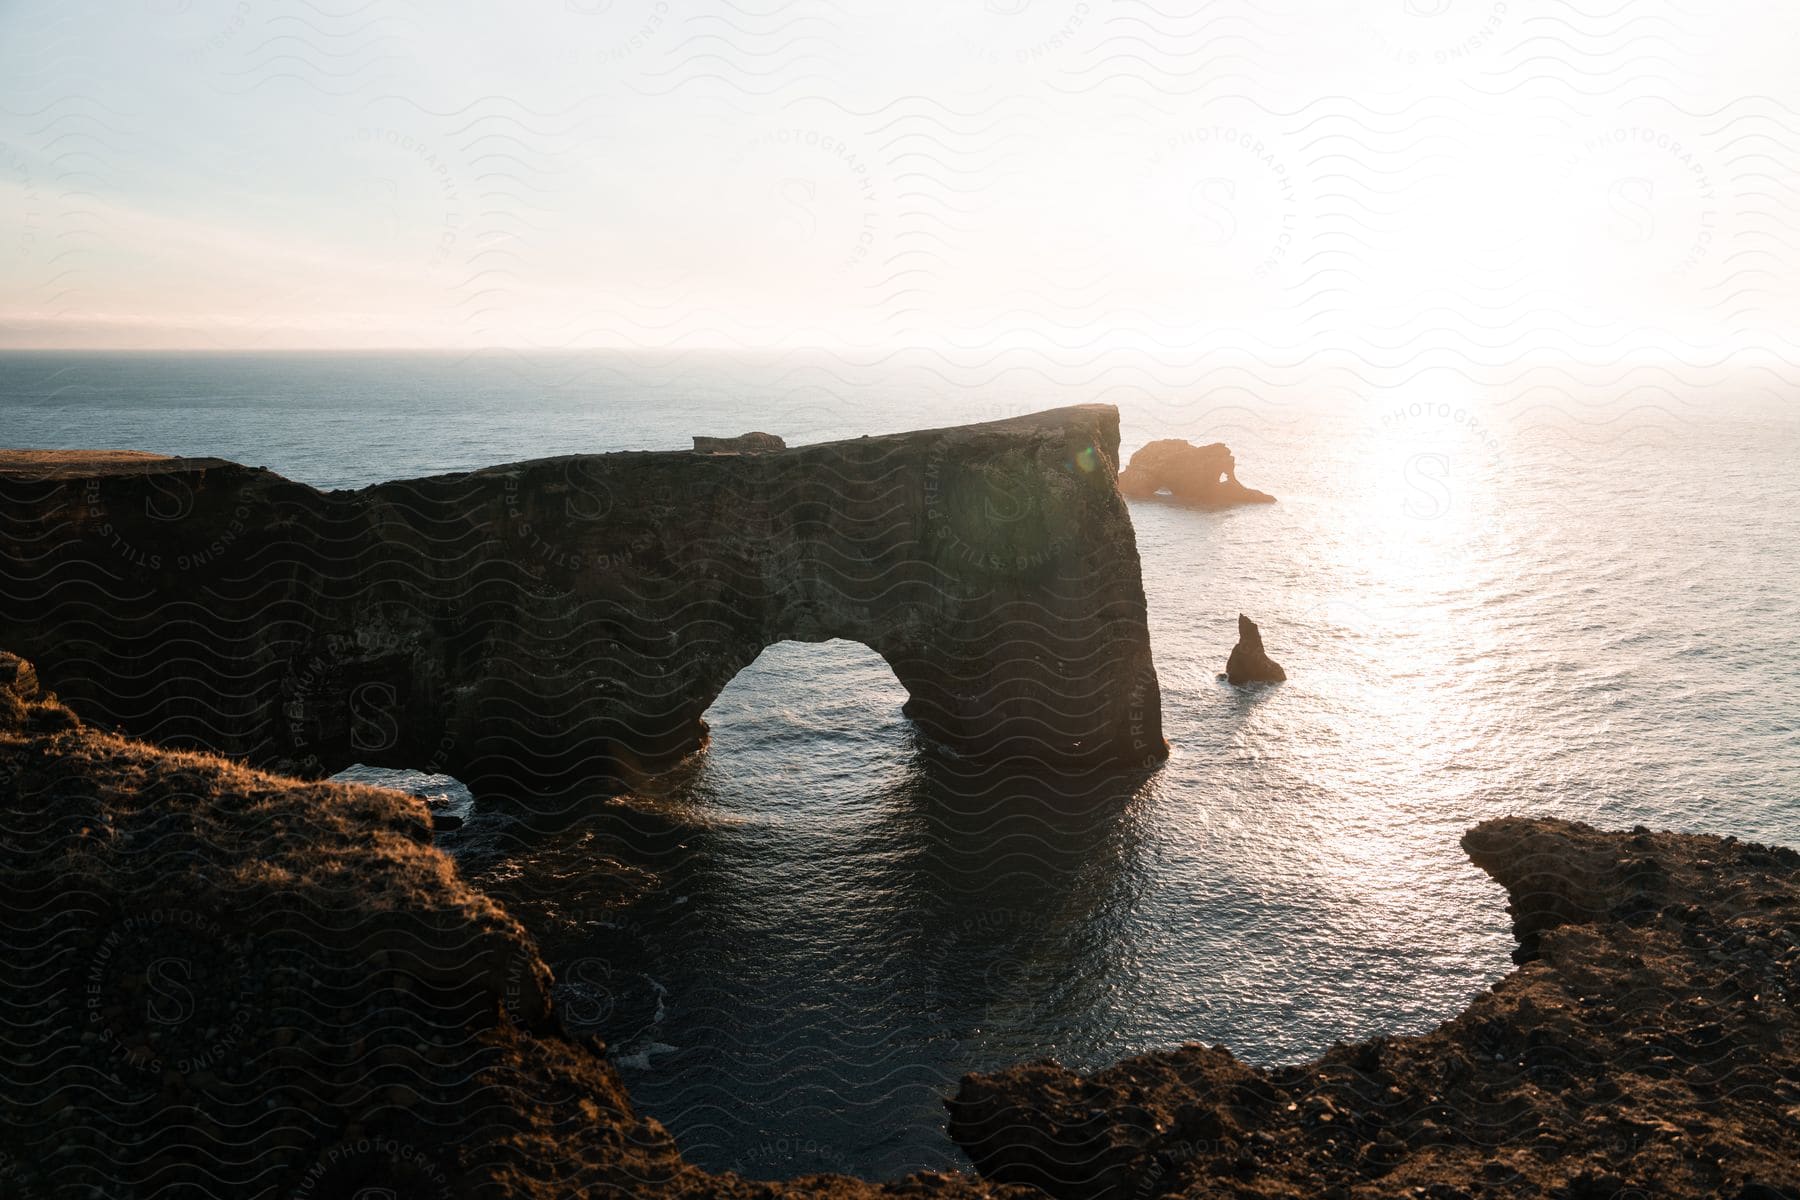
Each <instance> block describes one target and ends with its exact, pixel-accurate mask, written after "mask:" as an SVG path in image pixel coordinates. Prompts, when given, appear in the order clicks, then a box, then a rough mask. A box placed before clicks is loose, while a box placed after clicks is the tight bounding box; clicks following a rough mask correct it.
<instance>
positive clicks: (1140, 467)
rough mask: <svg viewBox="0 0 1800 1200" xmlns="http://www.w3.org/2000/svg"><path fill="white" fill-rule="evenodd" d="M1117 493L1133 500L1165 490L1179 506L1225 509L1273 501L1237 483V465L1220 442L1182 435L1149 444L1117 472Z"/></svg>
mask: <svg viewBox="0 0 1800 1200" xmlns="http://www.w3.org/2000/svg"><path fill="white" fill-rule="evenodd" d="M1119 491H1120V492H1122V493H1124V494H1125V495H1127V496H1129V497H1131V498H1132V499H1134V500H1150V499H1154V498H1156V497H1157V496H1159V495H1161V494H1162V493H1164V492H1166V493H1168V495H1169V496H1170V497H1172V498H1173V499H1175V500H1179V501H1181V502H1182V503H1183V504H1192V505H1195V506H1197V507H1201V508H1224V507H1227V506H1229V505H1233V504H1273V503H1274V502H1275V497H1273V496H1271V495H1269V494H1268V493H1267V492H1259V491H1257V490H1256V489H1255V488H1248V487H1245V486H1244V485H1243V484H1241V483H1239V482H1238V478H1237V464H1236V460H1234V459H1233V458H1232V456H1231V451H1230V450H1229V449H1227V448H1226V446H1225V443H1224V442H1213V443H1211V444H1210V445H1206V446H1196V445H1194V444H1193V443H1192V442H1189V441H1184V440H1183V439H1181V438H1164V439H1162V440H1161V441H1155V442H1150V443H1148V444H1146V445H1145V446H1144V447H1143V448H1142V449H1140V450H1139V451H1138V452H1137V453H1136V454H1133V455H1132V456H1131V463H1130V465H1129V466H1127V467H1126V468H1125V469H1124V470H1123V471H1121V472H1119Z"/></svg>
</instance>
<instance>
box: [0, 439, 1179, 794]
mask: <svg viewBox="0 0 1800 1200" xmlns="http://www.w3.org/2000/svg"><path fill="white" fill-rule="evenodd" d="M1118 448H1119V417H1118V412H1117V410H1116V409H1113V408H1111V407H1109V406H1105V405H1080V406H1076V407H1072V408H1062V409H1056V410H1053V411H1049V412H1043V413H1036V414H1033V415H1031V416H1026V417H1018V418H1014V419H1011V420H1006V421H996V422H991V423H988V424H981V425H966V426H958V427H954V428H950V429H937V430H922V431H916V432H911V433H902V434H893V435H889V436H882V437H864V438H856V439H852V440H849V441H841V442H831V443H825V444H821V445H814V446H801V447H796V448H792V449H779V448H769V449H765V450H761V451H760V452H757V453H729V454H715V453H699V452H694V451H686V450H682V451H668V452H661V451H659V452H642V453H620V454H598V455H574V456H568V457H563V458H549V459H540V460H536V461H532V462H523V463H515V464H510V465H506V466H497V467H489V468H486V469H483V470H479V471H473V472H467V473H461V474H452V475H439V476H433V477H431V478H427V479H412V480H403V481H398V482H393V483H384V484H379V485H376V486H374V487H368V488H363V489H361V490H358V491H345V492H320V491H317V490H315V489H313V488H310V487H307V486H305V485H303V484H299V483H295V482H293V481H291V480H288V479H284V478H282V477H281V476H279V475H276V474H274V473H273V472H270V471H267V470H260V469H256V468H252V467H246V466H241V465H238V464H236V463H229V462H224V461H221V460H218V459H182V458H159V457H154V456H148V455H128V454H118V453H115V452H96V453H95V454H93V455H89V456H84V455H83V453H81V452H59V453H56V454H46V453H44V452H28V453H16V452H15V453H0V631H4V634H5V637H6V639H7V644H8V645H9V647H10V648H11V649H12V650H13V651H14V652H15V653H20V654H23V655H25V656H26V657H28V658H30V659H32V660H33V661H34V662H35V663H36V664H37V668H38V670H39V671H40V672H41V673H42V674H43V677H44V678H45V680H46V681H48V682H49V683H50V684H51V685H52V686H54V687H55V688H56V689H57V690H58V691H59V692H60V693H61V694H63V695H64V696H65V697H67V698H68V699H69V700H70V702H71V703H73V704H74V705H75V706H76V708H77V709H78V710H79V711H80V712H81V713H82V714H83V716H84V717H86V718H88V719H90V720H92V721H95V722H104V723H106V724H108V725H112V726H119V727H123V728H125V729H128V730H130V731H132V732H137V733H142V734H144V735H145V736H148V737H151V738H153V739H155V740H156V741H157V742H158V743H160V744H165V745H177V746H184V747H190V748H195V749H207V750H212V751H216V752H219V753H224V754H228V755H231V756H232V757H235V758H242V759H245V760H247V761H249V762H251V763H254V764H256V765H258V766H264V767H271V768H275V769H279V770H282V771H285V772H287V773H290V774H297V775H303V776H308V777H317V776H320V775H327V774H331V773H333V772H335V771H338V770H341V769H342V768H344V767H346V766H349V765H350V764H351V763H354V762H362V763H367V764H370V765H375V766H394V767H411V768H416V769H419V770H424V771H433V772H445V773H449V774H452V775H455V776H457V777H458V778H459V779H461V780H463V782H465V783H466V784H468V785H469V787H470V788H471V789H473V790H474V791H475V792H476V793H477V794H487V795H501V796H505V795H511V796H514V797H519V798H526V797H529V798H531V799H530V801H529V802H531V803H542V802H543V800H542V798H543V797H545V796H553V795H558V794H561V795H567V796H570V797H579V796H584V795H591V794H593V793H594V792H595V791H596V787H595V784H598V785H599V787H600V789H602V790H603V789H604V788H606V787H612V788H615V789H616V788H624V787H628V786H631V785H632V784H633V783H634V782H636V781H637V780H639V779H640V778H641V777H642V776H643V775H644V774H647V773H651V772H654V771H657V770H660V769H663V768H666V767H667V766H669V765H671V764H672V763H674V762H676V761H678V760H679V759H680V758H682V757H683V756H684V755H687V754H689V753H691V752H693V751H694V750H697V749H698V748H700V747H701V746H702V745H704V744H705V740H706V736H707V728H706V723H705V720H704V718H703V714H704V713H705V711H706V709H707V707H708V706H709V705H710V704H711V703H712V702H713V700H714V699H715V698H716V697H717V696H718V694H719V692H720V691H721V690H722V689H723V688H724V687H725V685H726V684H727V683H728V682H730V680H731V678H732V677H733V676H734V675H736V674H737V673H738V672H739V671H740V670H742V669H743V668H744V667H745V666H747V665H749V664H750V663H751V662H752V661H754V660H755V658H756V657H757V655H758V654H760V653H761V652H762V651H763V649H764V648H765V647H767V646H769V645H771V644H773V643H775V642H780V641H783V640H787V639H794V640H799V641H824V640H827V639H830V638H847V639H850V640H853V641H858V642H861V643H863V644H865V645H867V646H869V647H871V648H873V649H874V650H875V651H876V652H877V653H879V654H880V655H881V656H882V657H883V658H884V659H885V660H886V661H887V663H888V665H889V666H890V667H892V669H893V671H894V675H895V676H896V678H897V679H898V680H899V682H900V683H901V684H902V685H904V686H905V688H906V690H907V692H908V694H909V700H908V701H907V705H906V711H907V714H908V715H909V716H910V717H911V718H912V719H913V721H914V723H915V724H916V725H917V727H918V729H919V732H920V733H921V734H922V735H923V737H924V739H925V741H926V742H927V744H929V745H931V746H935V747H937V748H939V749H941V750H943V751H946V752H948V753H949V754H952V755H955V756H958V757H960V758H963V759H968V760H977V761H979V762H982V763H1007V764H1012V765H1014V766H1017V767H1020V768H1027V767H1031V766H1047V767H1052V768H1073V769H1083V768H1089V767H1100V768H1114V767H1127V768H1134V769H1135V768H1141V767H1145V766H1149V765H1154V764H1155V763H1157V762H1160V761H1161V760H1162V759H1163V758H1164V757H1165V756H1166V755H1167V752H1168V749H1167V745H1166V744H1165V742H1164V740H1163V735H1162V702H1161V695H1160V691H1159V687H1158V683H1157V678H1156V670H1155V667H1154V665H1153V663H1152V661H1151V654H1150V638H1149V631H1148V627H1147V624H1146V619H1145V603H1144V588H1143V580H1142V577H1141V573H1140V568H1139V562H1138V552H1137V541H1136V536H1135V534H1134V532H1133V530H1132V526H1131V516H1130V513H1129V511H1128V510H1127V508H1126V506H1125V503H1124V501H1123V499H1122V498H1121V497H1120V495H1119V491H1118V487H1117V482H1116V471H1117V465H1118ZM521 802H527V801H525V800H523V799H522V800H521ZM556 807H558V808H561V807H564V805H562V804H557V805H556Z"/></svg>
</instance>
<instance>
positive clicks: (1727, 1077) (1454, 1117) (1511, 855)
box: [950, 818, 1800, 1200]
mask: <svg viewBox="0 0 1800 1200" xmlns="http://www.w3.org/2000/svg"><path fill="white" fill-rule="evenodd" d="M1463 848H1464V849H1465V850H1466V851H1467V852H1468V854H1469V857H1470V858H1471V859H1472V860H1474V862H1475V863H1476V864H1477V865H1478V866H1480V867H1481V868H1482V869H1483V870H1485V871H1487V872H1488V873H1489V874H1490V875H1492V876H1493V877H1494V878H1495V879H1496V880H1498V881H1499V882H1500V883H1501V884H1502V885H1504V886H1505V888H1506V890H1507V892H1508V894H1509V895H1510V897H1511V906H1510V911H1511V913H1512V916H1513V924H1514V929H1515V932H1516V933H1517V935H1518V939H1519V949H1518V951H1517V953H1516V954H1515V957H1516V958H1517V959H1519V961H1520V963H1521V965H1520V967H1519V969H1518V970H1516V971H1514V972H1513V973H1512V974H1511V975H1508V976H1507V977H1506V978H1505V979H1503V980H1501V981H1500V982H1499V983H1497V984H1495V985H1494V987H1493V989H1492V990H1491V991H1489V992H1487V993H1484V994H1483V995H1481V996H1479V997H1478V998H1476V1000H1475V1001H1474V1002H1473V1003H1472V1004H1471V1005H1470V1006H1469V1007H1468V1008H1467V1009H1466V1010H1465V1011H1464V1012H1462V1013H1461V1014H1460V1015H1458V1016H1457V1017H1455V1018H1454V1019H1453V1020H1450V1021H1448V1022H1446V1023H1445V1024H1444V1025H1442V1026H1440V1027H1439V1028H1437V1029H1435V1030H1433V1031H1431V1032H1430V1033H1427V1034H1424V1035H1422V1036H1419V1037H1393V1038H1387V1037H1382V1038H1375V1039H1373V1040H1371V1041H1366V1042H1359V1043H1356V1044H1355V1045H1338V1046H1334V1047H1333V1048H1332V1049H1331V1050H1329V1051H1327V1052H1326V1053H1325V1054H1324V1055H1323V1056H1321V1057H1320V1058H1319V1059H1317V1060H1315V1061H1314V1062H1311V1063H1307V1064H1304V1065H1298V1066H1292V1067H1279V1068H1274V1069H1267V1070H1265V1069H1259V1068H1255V1067H1251V1066H1248V1065H1247V1064H1245V1063H1243V1062H1240V1061H1239V1060H1238V1059H1237V1058H1235V1057H1233V1055H1232V1054H1231V1052H1230V1051H1229V1050H1227V1049H1226V1048H1225V1047H1223V1046H1213V1047H1206V1046H1200V1045H1189V1046H1184V1047H1182V1048H1181V1049H1179V1050H1172V1051H1167V1052H1161V1053H1155V1054H1148V1055H1144V1056H1142V1057H1140V1058H1134V1059H1130V1060H1128V1061H1126V1062H1123V1063H1120V1064H1118V1065H1117V1066H1113V1067H1108V1068H1107V1069H1105V1070H1103V1071H1099V1072H1097V1073H1095V1074H1092V1075H1079V1074H1077V1073H1075V1072H1073V1071H1070V1070H1067V1069H1065V1068H1063V1067H1061V1066H1058V1065H1057V1064H1055V1063H1054V1062H1040V1063H1033V1064H1030V1065H1027V1066H1023V1067H1018V1068H1015V1069H1013V1070H1010V1071H1005V1072H1002V1073H1000V1074H998V1075H989V1076H977V1075H971V1076H969V1077H967V1078H966V1079H965V1080H964V1081H963V1084H962V1088H961V1090H960V1091H959V1092H958V1094H957V1096H956V1098H955V1100H954V1101H952V1103H951V1106H950V1107H951V1120H950V1134H951V1136H952V1137H953V1138H955V1139H956V1140H957V1142H958V1143H960V1144H961V1145H962V1146H963V1148H964V1149H966V1150H967V1151H968V1152H969V1155H970V1157H971V1158H972V1159H973V1160H974V1163H975V1165H976V1167H977V1169H979V1170H980V1171H981V1173H982V1174H983V1176H984V1177H986V1178H988V1179H989V1180H991V1181H993V1182H995V1183H1025V1184H1035V1185H1037V1186H1039V1187H1041V1188H1042V1189H1043V1190H1044V1191H1046V1192H1047V1193H1049V1194H1050V1195H1051V1196H1053V1197H1057V1198H1058V1200H1076V1198H1081V1200H1127V1198H1130V1197H1139V1196H1166V1197H1191V1198H1193V1200H1200V1198H1202V1197H1207V1198H1210V1197H1215V1196H1259V1197H1268V1198H1270V1200H1274V1198H1288V1197H1292V1198H1294V1200H1301V1198H1305V1200H1317V1198H1319V1197H1356V1198H1358V1200H1364V1198H1366V1200H1375V1198H1377V1197H1390V1196H1441V1197H1475V1196H1521V1197H1523V1196H1532V1197H1544V1198H1548V1200H1624V1198H1626V1197H1637V1196H1656V1197H1669V1198H1675V1197H1694V1198H1696V1200H1698V1198H1700V1197H1726V1198H1729V1200H1782V1198H1784V1197H1793V1196H1797V1195H1800V1156H1797V1155H1796V1154H1795V1137H1796V1131H1797V1130H1800V1005H1797V1004H1796V998H1797V997H1800V854H1796V853H1795V852H1794V851H1792V850H1788V849H1782V848H1776V847H1768V846H1756V845H1750V844H1747V843H1741V842H1739V841H1738V840H1737V839H1736V838H1723V839H1721V838H1714V837H1695V836H1683V835H1678V834H1670V833H1651V832H1650V831H1648V830H1644V829H1639V830H1634V831H1633V832H1631V833H1603V832H1600V831H1598V830H1595V829H1592V828H1589V827H1588V826H1586V825H1581V824H1577V823H1574V822H1569V821H1556V820H1535V821H1534V820H1525V819H1520V818H1507V819H1503V820H1498V821H1489V822H1486V823H1484V824H1482V825H1480V826H1477V827H1476V828H1475V829H1473V830H1471V831H1470V832H1469V833H1468V834H1467V835H1466V836H1465V837H1464V838H1463Z"/></svg>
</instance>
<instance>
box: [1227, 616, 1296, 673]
mask: <svg viewBox="0 0 1800 1200" xmlns="http://www.w3.org/2000/svg"><path fill="white" fill-rule="evenodd" d="M1225 678H1227V679H1229V680H1230V681H1231V682H1232V683H1236V684H1244V683H1280V682H1281V681H1282V680H1284V679H1286V678H1287V672H1286V671H1284V670H1282V669H1281V664H1280V663H1278V662H1276V661H1275V660H1274V659H1272V658H1270V657H1269V656H1268V654H1267V653H1266V652H1265V651H1264V650H1263V640H1262V630H1260V629H1258V628H1257V627H1256V622H1255V621H1252V620H1251V619H1250V618H1249V617H1246V616H1245V615H1244V614H1243V613H1239V614H1238V640H1237V645H1235V646H1233V647H1232V648H1231V657H1230V658H1227V659H1226V660H1225Z"/></svg>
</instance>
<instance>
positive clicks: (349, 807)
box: [0, 653, 1035, 1200]
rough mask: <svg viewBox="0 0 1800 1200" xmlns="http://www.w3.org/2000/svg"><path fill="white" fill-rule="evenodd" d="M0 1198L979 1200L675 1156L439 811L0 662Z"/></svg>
mask: <svg viewBox="0 0 1800 1200" xmlns="http://www.w3.org/2000/svg"><path fill="white" fill-rule="evenodd" d="M0 948H3V950H4V953H3V954H0V994H3V995H4V997H5V1002H6V1003H5V1019H4V1020H0V1196H5V1197H7V1198H8V1200H37V1198H43V1200H49V1198H51V1197H108V1198H109V1200H110V1198H113V1197H151V1196H166V1197H176V1196H181V1197H193V1198H195V1200H213V1198H216V1200H237V1198H240V1197H271V1198H283V1200H285V1198H293V1200H334V1198H347V1197H377V1196H404V1197H409V1198H416V1200H439V1198H445V1200H449V1198H456V1200H464V1198H471V1197H482V1198H491V1200H570V1198H571V1197H576V1196H582V1197H588V1196H591V1197H604V1198H606V1200H626V1198H630V1197H651V1198H659V1197H669V1198H674V1197H695V1198H698V1197H742V1198H752V1197H756V1198H765V1200H775V1198H777V1197H815V1198H824V1197H842V1198H845V1200H862V1198H873V1197H876V1196H895V1197H899V1196H912V1197H923V1196H933V1197H941V1198H944V1200H976V1198H978V1197H1002V1196H1008V1195H1015V1194H1016V1195H1017V1196H1018V1197H1020V1200H1023V1197H1025V1196H1027V1195H1034V1194H1035V1193H1029V1192H1025V1191H1024V1190H1022V1189H1021V1190H1020V1191H1019V1192H1017V1193H1014V1192H1012V1191H1011V1190H1009V1189H1005V1188H998V1187H990V1186H987V1185H984V1184H982V1183H980V1182H979V1181H976V1180H973V1179H970V1178H966V1177H957V1176H919V1177H915V1178H914V1179H911V1180H909V1181H907V1182H905V1183H901V1184H895V1185H890V1186H888V1187H881V1188H878V1187H873V1186H870V1185H868V1184H863V1183H859V1182H857V1181H855V1180H851V1179H845V1178H842V1177H831V1176H819V1177H814V1178H811V1179H804V1180H797V1181H794V1182H791V1183H782V1184H772V1183H755V1182H750V1181H747V1180H744V1179H740V1178H738V1177H737V1176H734V1175H728V1174H727V1175H711V1174H707V1173H705V1172H702V1171H700V1170H698V1169H696V1168H694V1167H691V1166H689V1165H688V1164H686V1163H684V1162H683V1161H682V1159H681V1156H680V1154H679V1152H678V1150H677V1148H676V1146H675V1144H674V1142H673V1141H672V1140H671V1139H670V1137H669V1136H668V1134H667V1133H666V1132H665V1131H664V1130H663V1128H662V1127H661V1126H660V1125H658V1124H657V1123H656V1122H655V1121H653V1120H650V1119H647V1118H643V1117H640V1116H638V1115H637V1114H636V1113H635V1112H634V1111H633V1109H632V1106H631V1104H630V1102H629V1100H628V1099H627V1098H626V1095H625V1092H624V1089H623V1087H622V1085H621V1084H620V1081H619V1078H618V1075H617V1074H616V1072H615V1071H614V1069H613V1068H612V1066H611V1065H610V1064H609V1063H608V1062H607V1060H606V1058H605V1055H604V1047H603V1046H600V1045H599V1044H598V1043H596V1042H594V1041H593V1040H592V1039H576V1038H570V1037H567V1036H565V1035H564V1034H563V1033H561V1032H560V1025H559V1023H558V1022H557V1020H556V1018H555V1013H554V1010H553V1001H552V993H551V990H550V984H551V979H550V972H549V970H548V969H547V968H546V967H545V965H544V963H543V962H542V960H541V959H540V958H539V956H538V953H537V950H536V948H535V946H534V945H533V943H532V941H531V939H530V938H529V937H528V936H527V935H526V934H525V932H524V930H523V929H521V928H520V926H519V925H518V923H517V922H516V921H514V920H513V918H512V917H511V916H509V915H508V914H507V913H506V912H505V911H503V910H502V909H501V908H499V907H498V906H497V905H496V904H495V903H494V902H493V901H491V900H490V899H488V898H487V897H486V896H483V895H481V894H480V893H478V892H475V891H473V890H471V889H470V888H469V887H468V886H467V885H466V884H465V883H464V882H463V881H462V879H461V877H460V875H459V873H458V872H457V870H456V869H455V868H454V867H453V866H452V865H451V863H450V861H449V859H447V858H446V857H445V856H444V855H443V854H442V853H440V852H439V851H437V850H435V849H433V847H432V845H431V838H430V828H429V824H428V819H427V816H426V811H425V806H424V804H423V803H422V802H421V801H419V800H416V799H413V798H411V797H408V796H404V795H402V794H400V793H398V792H392V791H385V790H380V789H374V788H364V787H355V786H348V785H344V784H333V783H310V784H309V783H302V782H299V781H297V780H293V779H285V778H281V777H278V776H273V775H267V774H263V773H261V772H258V771H253V770H248V769H246V768H244V767H241V766H237V765H234V764H232V763H230V762H228V761H226V760H223V759H220V758H217V757H215V756H212V755H207V754H198V753H191V752H181V751H175V752H171V751H164V750H159V749H156V748H154V747H152V746H149V745H146V744H144V743H142V742H138V741H134V740H130V739H127V738H123V737H119V736H117V735H114V734H109V733H103V732H99V731H95V730H92V729H89V728H85V727H83V726H82V725H81V723H80V722H79V721H78V720H77V719H76V718H75V717H74V716H73V715H72V714H71V713H70V712H69V710H68V709H67V708H65V707H63V706H62V705H61V704H60V703H58V702H56V701H55V700H54V699H53V698H51V697H46V696H43V695H40V694H39V688H38V683H37V680H36V677H35V675H34V674H33V673H32V671H31V669H30V667H29V666H27V665H26V664H24V663H22V662H20V661H19V660H18V659H16V658H13V657H12V656H11V655H8V654H4V653H0Z"/></svg>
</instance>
